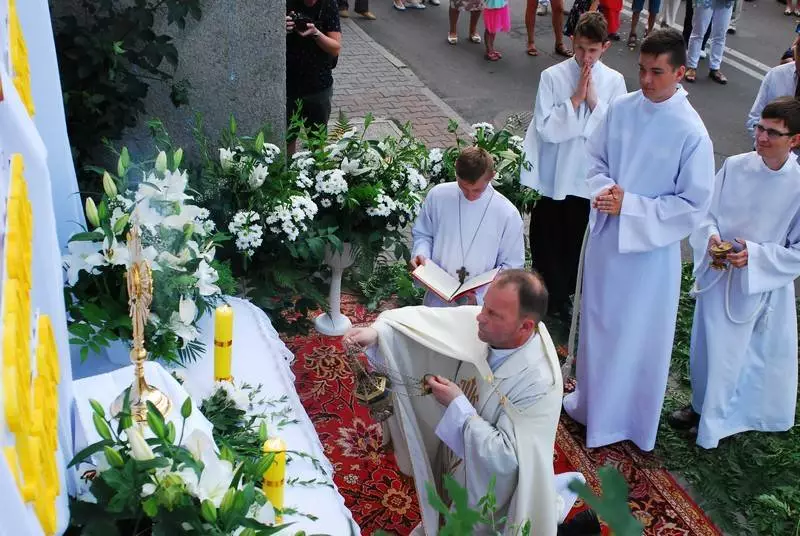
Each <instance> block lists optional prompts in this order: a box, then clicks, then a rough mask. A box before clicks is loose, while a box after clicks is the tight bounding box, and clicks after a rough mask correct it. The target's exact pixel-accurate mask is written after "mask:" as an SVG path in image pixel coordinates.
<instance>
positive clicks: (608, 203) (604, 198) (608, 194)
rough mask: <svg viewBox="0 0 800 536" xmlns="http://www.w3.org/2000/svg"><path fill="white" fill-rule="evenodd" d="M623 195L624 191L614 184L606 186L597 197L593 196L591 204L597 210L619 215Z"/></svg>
mask: <svg viewBox="0 0 800 536" xmlns="http://www.w3.org/2000/svg"><path fill="white" fill-rule="evenodd" d="M624 197H625V191H624V190H623V189H622V188H620V187H619V185H617V184H615V185H614V186H612V187H611V188H606V189H605V190H603V191H602V192H600V194H598V196H597V197H595V198H594V201H593V202H592V206H593V207H594V208H595V209H597V211H598V212H602V213H604V214H610V215H612V216H619V213H620V211H621V210H622V199H623V198H624Z"/></svg>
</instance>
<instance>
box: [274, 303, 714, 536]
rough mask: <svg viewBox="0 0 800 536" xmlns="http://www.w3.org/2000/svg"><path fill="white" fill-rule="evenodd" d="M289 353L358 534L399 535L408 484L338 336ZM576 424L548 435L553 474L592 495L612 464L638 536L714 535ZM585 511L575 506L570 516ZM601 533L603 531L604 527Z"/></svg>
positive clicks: (645, 473)
mask: <svg viewBox="0 0 800 536" xmlns="http://www.w3.org/2000/svg"><path fill="white" fill-rule="evenodd" d="M342 312H343V313H344V314H346V315H347V316H348V317H350V319H351V320H352V321H353V324H354V325H366V324H369V323H370V322H371V321H372V320H374V318H375V316H376V314H375V313H371V312H369V311H367V310H366V308H365V307H364V306H363V305H361V304H359V303H358V302H357V301H356V300H355V299H354V298H353V297H351V296H343V298H342ZM284 340H285V342H286V344H287V346H288V347H289V349H290V350H292V352H293V353H294V354H295V362H294V364H293V365H292V370H293V371H294V373H295V375H296V377H297V379H296V388H297V392H298V393H299V395H300V399H301V400H302V402H303V405H304V406H305V409H306V411H307V412H308V414H309V416H310V417H311V420H312V421H313V422H314V426H315V428H316V430H317V434H318V435H319V437H320V441H321V442H322V444H323V446H324V449H325V454H326V456H327V457H328V459H329V460H330V461H331V463H332V464H333V466H334V470H335V476H334V480H335V482H336V485H337V486H338V488H339V492H340V493H341V494H342V496H343V497H344V499H345V502H346V504H347V507H348V508H349V509H350V511H351V512H352V513H353V517H354V518H355V520H356V522H357V523H358V524H359V526H360V527H361V530H362V534H365V535H370V534H373V533H374V532H375V531H377V530H379V529H381V530H383V531H385V532H388V533H389V534H397V535H401V536H402V535H407V534H409V533H410V532H411V530H412V529H413V528H414V526H415V525H416V524H417V523H419V519H420V513H419V505H418V504H417V498H416V493H415V490H414V482H413V480H412V479H411V478H409V477H406V476H405V475H403V474H401V473H400V471H399V470H398V468H397V465H396V463H395V459H394V455H393V454H392V453H391V452H386V451H384V450H382V449H381V444H382V432H381V426H380V425H379V424H376V423H375V422H374V421H373V420H372V419H371V417H370V415H369V411H368V410H367V409H366V408H365V407H363V406H361V405H359V404H358V403H357V401H356V400H355V398H354V396H353V380H352V377H351V373H350V368H349V367H348V365H347V362H346V359H345V355H344V353H343V351H342V348H341V345H340V343H339V338H336V337H325V336H323V335H319V334H318V333H315V332H312V333H309V334H308V335H306V336H296V337H289V338H285V339H284ZM583 445H584V440H583V429H582V426H581V425H579V424H577V423H575V422H573V421H572V420H570V419H569V418H568V417H566V416H565V415H562V418H561V424H560V425H559V428H558V434H557V437H556V449H555V455H554V464H555V470H556V473H562V472H567V471H580V472H581V473H582V474H583V475H584V476H585V477H586V480H587V484H588V485H589V486H590V487H591V488H593V489H594V490H595V491H599V489H600V482H599V480H598V477H597V469H598V468H599V467H602V466H603V465H612V466H614V467H616V468H617V469H618V470H619V471H620V472H621V473H622V474H623V475H624V476H625V479H626V480H627V482H628V486H629V487H630V499H629V504H630V507H631V510H632V511H633V514H634V516H636V517H637V518H638V519H639V520H640V521H641V522H642V523H643V524H644V526H645V531H644V534H645V535H653V536H721V533H720V532H719V531H718V530H717V529H716V527H714V525H713V524H712V523H711V521H709V519H708V518H707V517H706V516H705V514H704V513H703V512H702V510H701V509H700V508H699V507H698V506H697V505H696V504H695V503H694V502H693V501H692V500H691V498H690V497H689V495H688V494H687V493H686V492H685V491H684V490H683V489H682V488H681V486H680V485H679V484H678V483H677V482H676V481H675V479H674V478H673V477H672V476H671V475H670V474H669V473H668V472H667V471H666V470H665V469H664V468H663V467H662V466H661V464H660V462H659V460H658V459H657V458H655V457H653V456H652V455H648V454H645V453H642V452H641V451H639V450H638V449H637V448H636V447H635V446H633V445H632V444H631V443H628V442H625V443H618V444H615V445H612V446H610V447H604V448H598V449H587V448H585V447H584V446H583ZM585 508H586V506H585V505H584V504H583V502H582V501H580V500H579V501H578V503H577V504H576V505H575V508H574V509H573V512H572V513H573V515H574V514H575V513H577V512H579V511H580V510H582V509H585ZM603 534H604V536H607V535H608V534H610V532H609V530H608V529H607V528H606V527H604V529H603Z"/></svg>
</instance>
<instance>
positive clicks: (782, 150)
mask: <svg viewBox="0 0 800 536" xmlns="http://www.w3.org/2000/svg"><path fill="white" fill-rule="evenodd" d="M755 130H756V142H757V145H756V151H755V152H750V153H745V154H740V155H737V156H732V157H730V158H728V159H727V160H726V161H725V163H724V164H723V166H722V169H720V171H719V173H718V174H717V180H716V188H715V191H714V200H713V202H712V204H711V210H710V212H709V214H708V217H707V218H706V220H705V221H704V223H703V225H702V226H701V227H700V228H699V229H697V230H696V231H695V232H694V233H692V237H691V244H692V248H693V249H694V259H695V275H696V280H697V286H696V287H695V293H696V294H697V307H696V308H695V313H694V325H693V326H692V344H691V362H690V363H691V380H692V404H691V405H690V406H687V407H686V408H683V409H682V410H679V411H676V412H675V413H673V414H672V415H670V419H669V422H670V424H671V425H673V426H675V427H677V428H686V429H688V428H692V427H697V444H698V445H700V446H701V447H704V448H707V449H708V448H715V447H717V445H718V444H719V441H720V439H722V438H725V437H728V436H730V435H733V434H737V433H740V432H744V431H747V430H759V431H762V432H783V431H786V430H788V429H790V428H791V427H792V426H793V425H794V419H795V405H796V401H797V316H796V312H795V307H796V305H795V292H794V285H793V281H794V279H795V278H796V277H797V276H798V275H800V166H798V164H797V161H796V160H795V159H794V158H791V157H790V151H791V149H792V148H793V147H797V146H798V144H800V102H799V101H797V100H795V99H794V98H792V97H782V98H780V99H776V100H774V101H773V102H771V103H769V104H767V106H765V107H764V110H763V112H762V113H761V120H760V121H759V122H758V123H756V125H755ZM722 241H724V242H728V243H731V244H732V245H733V246H734V250H735V251H732V252H731V253H729V254H728V255H727V262H728V264H729V266H728V270H727V271H717V270H713V269H711V268H710V257H709V254H708V250H709V248H711V247H712V246H714V245H718V244H720V243H721V242H722Z"/></svg>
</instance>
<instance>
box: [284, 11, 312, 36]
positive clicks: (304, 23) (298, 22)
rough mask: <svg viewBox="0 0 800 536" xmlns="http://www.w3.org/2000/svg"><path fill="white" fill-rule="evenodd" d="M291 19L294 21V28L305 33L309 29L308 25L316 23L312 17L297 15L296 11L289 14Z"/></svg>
mask: <svg viewBox="0 0 800 536" xmlns="http://www.w3.org/2000/svg"><path fill="white" fill-rule="evenodd" d="M289 17H290V18H291V19H292V22H294V28H295V30H296V31H298V32H305V31H306V30H307V29H308V25H309V24H313V23H314V21H313V19H311V18H310V17H307V16H305V15H303V14H302V13H295V12H294V11H293V12H291V13H289Z"/></svg>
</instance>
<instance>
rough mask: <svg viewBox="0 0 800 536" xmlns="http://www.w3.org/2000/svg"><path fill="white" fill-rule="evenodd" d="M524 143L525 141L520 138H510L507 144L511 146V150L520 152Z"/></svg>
mask: <svg viewBox="0 0 800 536" xmlns="http://www.w3.org/2000/svg"><path fill="white" fill-rule="evenodd" d="M524 143H525V140H524V139H523V138H521V137H520V136H511V137H510V138H509V139H508V144H509V145H510V146H511V148H512V149H515V150H517V151H522V149H523V144H524Z"/></svg>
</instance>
